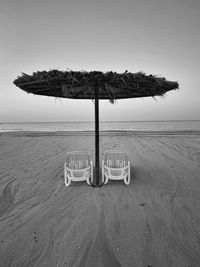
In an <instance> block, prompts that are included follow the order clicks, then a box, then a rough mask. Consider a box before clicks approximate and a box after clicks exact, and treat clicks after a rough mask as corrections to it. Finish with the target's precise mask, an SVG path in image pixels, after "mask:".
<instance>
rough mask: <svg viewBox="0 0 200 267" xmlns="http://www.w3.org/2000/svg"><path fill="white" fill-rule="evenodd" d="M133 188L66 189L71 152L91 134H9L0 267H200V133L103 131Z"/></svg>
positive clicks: (4, 139) (0, 159)
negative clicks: (122, 155)
mask: <svg viewBox="0 0 200 267" xmlns="http://www.w3.org/2000/svg"><path fill="white" fill-rule="evenodd" d="M100 148H101V155H102V156H103V153H104V151H105V150H108V149H118V150H125V151H126V152H127V154H128V158H129V160H130V161H131V183H130V185H129V186H126V185H124V183H123V182H121V181H115V182H114V181H110V182H109V183H108V185H106V186H103V187H101V188H93V187H89V186H88V185H87V184H86V183H85V182H80V183H73V182H72V185H71V186H70V187H69V188H66V187H65V185H64V174H63V164H64V160H65V154H66V152H68V151H73V150H84V151H88V152H89V154H90V155H91V159H92V160H94V137H93V135H92V134H91V133H82V134H81V133H80V134H78V133H62V132H60V133H53V132H52V133H34V132H13V133H1V134H0V266H2V267H8V266H12V267H17V266H19V267H23V266H26V267H31V266H35V267H40V266H41V267H46V266H47V267H51V266H52V267H57V266H59V267H61V266H68V267H72V266H81V267H84V266H85V267H90V266H91V267H99V266H102V267H103V266H105V267H118V266H124V267H126V266H127V267H129V266H130V267H147V266H149V267H150V266H151V267H165V266H166V267H169V266H173V267H188V266H191V267H199V266H200V134H199V133H197V134H194V133H192V132H185V133H178V132H171V133H170V134H169V133H162V134H161V133H158V132H157V133H146V134H135V133H130V132H127V133H122V132H118V133H112V132H111V133H103V134H102V135H101V137H100Z"/></svg>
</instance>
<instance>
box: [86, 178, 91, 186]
mask: <svg viewBox="0 0 200 267" xmlns="http://www.w3.org/2000/svg"><path fill="white" fill-rule="evenodd" d="M86 182H87V184H88V185H91V182H92V179H91V177H88V178H87V180H86Z"/></svg>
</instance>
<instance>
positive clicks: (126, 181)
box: [124, 162, 131, 185]
mask: <svg viewBox="0 0 200 267" xmlns="http://www.w3.org/2000/svg"><path fill="white" fill-rule="evenodd" d="M130 180H131V167H130V162H128V174H127V176H126V177H125V178H124V183H125V184H126V185H129V184H130Z"/></svg>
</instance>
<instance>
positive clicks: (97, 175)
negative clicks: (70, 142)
mask: <svg viewBox="0 0 200 267" xmlns="http://www.w3.org/2000/svg"><path fill="white" fill-rule="evenodd" d="M99 178H100V177H99V88H98V85H97V86H95V182H96V185H97V186H98V185H99Z"/></svg>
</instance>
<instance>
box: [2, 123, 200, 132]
mask: <svg viewBox="0 0 200 267" xmlns="http://www.w3.org/2000/svg"><path fill="white" fill-rule="evenodd" d="M94 127H95V125H94V122H23V123H22V122H17V123H16V122H15V123H11V122H9V123H5V122H2V123H0V133H1V132H4V133H5V132H14V131H31V132H32V131H37V132H40V131H45V132H57V131H58V132H62V131H67V132H68V131H94ZM99 130H100V131H135V132H137V131H138V132H155V131H156V132H163V131H164V132H166V131H167V132H169V131H172V132H174V131H179V132H181V131H182V132H197V133H200V120H195V121H192V120H190V121H187V120H186V121H183V120H182V121H102V122H100V124H99Z"/></svg>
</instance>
